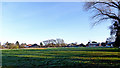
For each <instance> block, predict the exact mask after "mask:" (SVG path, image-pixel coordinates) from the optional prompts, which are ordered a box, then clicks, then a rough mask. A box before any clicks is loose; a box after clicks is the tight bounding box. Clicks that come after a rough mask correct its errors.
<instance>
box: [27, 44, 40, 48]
mask: <svg viewBox="0 0 120 68" xmlns="http://www.w3.org/2000/svg"><path fill="white" fill-rule="evenodd" d="M29 47H30V48H39V47H40V46H39V45H37V44H33V45H31V46H29Z"/></svg>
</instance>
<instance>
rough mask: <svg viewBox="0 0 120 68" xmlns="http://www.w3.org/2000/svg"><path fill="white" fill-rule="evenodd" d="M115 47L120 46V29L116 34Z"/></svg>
mask: <svg viewBox="0 0 120 68" xmlns="http://www.w3.org/2000/svg"><path fill="white" fill-rule="evenodd" d="M114 46H115V47H119V46H120V27H118V30H117V32H116V40H115V45H114Z"/></svg>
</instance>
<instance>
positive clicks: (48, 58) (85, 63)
mask: <svg viewBox="0 0 120 68" xmlns="http://www.w3.org/2000/svg"><path fill="white" fill-rule="evenodd" d="M2 66H3V68H46V67H52V68H53V67H54V68H55V67H59V68H60V67H61V68H65V67H68V68H71V67H74V68H99V67H108V68H113V67H114V68H120V50H119V49H118V48H88V47H86V48H85V47H76V48H75V47H73V48H62V47H61V48H46V49H16V50H2Z"/></svg>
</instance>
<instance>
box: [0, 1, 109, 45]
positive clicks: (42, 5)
mask: <svg viewBox="0 0 120 68" xmlns="http://www.w3.org/2000/svg"><path fill="white" fill-rule="evenodd" d="M83 5H84V3H82V2H5V3H4V2H3V3H2V24H1V25H2V33H1V36H2V37H1V38H0V40H1V42H2V43H5V42H7V41H8V42H13V43H15V42H16V41H19V42H20V43H27V44H28V43H33V44H34V43H38V44H39V43H40V42H41V41H44V40H47V39H56V38H61V39H64V41H65V42H66V43H72V42H73V43H74V42H78V43H85V44H86V43H87V42H88V41H89V40H92V41H97V42H105V41H106V38H108V37H109V36H110V35H109V32H110V30H109V29H108V27H109V26H110V22H109V21H106V22H103V23H101V24H99V25H97V26H95V27H93V28H91V23H92V22H93V21H94V20H92V19H90V17H91V16H92V13H91V12H87V11H84V10H83Z"/></svg>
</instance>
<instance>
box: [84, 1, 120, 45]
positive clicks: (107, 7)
mask: <svg viewBox="0 0 120 68" xmlns="http://www.w3.org/2000/svg"><path fill="white" fill-rule="evenodd" d="M110 1H111V2H110ZM84 9H85V10H93V11H96V12H95V14H94V15H93V17H92V18H93V19H97V21H95V22H94V23H93V26H94V25H96V24H98V23H100V22H103V21H106V20H111V22H112V23H113V24H112V25H111V26H110V29H111V33H110V34H111V35H115V37H116V40H115V45H114V46H115V47H119V46H120V1H119V0H108V1H106V2H87V3H85V8H84Z"/></svg>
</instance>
